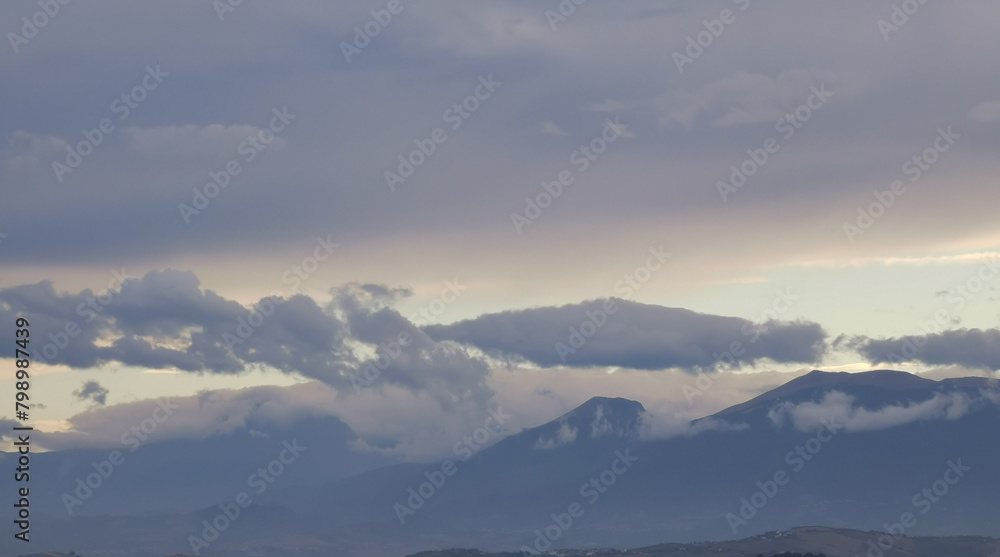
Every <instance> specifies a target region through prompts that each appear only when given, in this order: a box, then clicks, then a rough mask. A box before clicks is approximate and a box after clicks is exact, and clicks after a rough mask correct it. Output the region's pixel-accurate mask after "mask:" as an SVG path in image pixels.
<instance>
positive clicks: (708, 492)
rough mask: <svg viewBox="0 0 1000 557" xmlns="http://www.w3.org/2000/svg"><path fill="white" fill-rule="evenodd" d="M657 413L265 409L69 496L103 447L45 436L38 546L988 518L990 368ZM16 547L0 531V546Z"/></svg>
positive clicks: (592, 408)
mask: <svg viewBox="0 0 1000 557" xmlns="http://www.w3.org/2000/svg"><path fill="white" fill-rule="evenodd" d="M658 424H659V417H657V416H654V415H651V414H650V413H648V412H646V410H645V409H644V408H643V406H642V405H641V404H639V403H638V402H635V401H631V400H626V399H621V398H603V397H596V398H592V399H590V400H588V401H587V402H585V403H584V404H582V405H581V406H579V407H577V408H575V409H573V410H572V411H570V412H568V413H566V414H565V415H563V416H561V417H559V418H557V419H555V420H553V421H551V422H548V423H544V424H541V425H539V426H537V427H534V428H529V429H524V430H522V431H520V432H517V433H514V434H511V435H509V436H507V437H506V438H503V439H501V440H500V441H498V442H495V443H493V444H492V445H490V446H486V447H481V448H480V447H477V450H464V451H456V457H455V458H453V459H451V460H449V461H445V462H440V463H429V464H412V463H390V462H388V461H387V460H386V459H385V458H384V457H378V456H375V455H372V454H368V453H358V452H356V451H353V450H351V443H352V441H353V440H354V439H355V438H356V436H355V435H354V434H353V432H351V431H350V429H349V428H348V427H347V426H346V425H345V424H343V423H342V422H340V421H339V420H336V419H333V418H329V419H322V420H321V419H315V418H314V419H309V420H306V421H303V422H300V423H296V424H292V425H288V426H286V427H287V431H285V430H281V431H279V430H272V431H269V432H268V431H267V430H266V426H264V425H257V426H255V427H256V428H257V429H256V430H255V431H258V433H257V434H255V435H250V434H248V433H240V434H236V435H232V436H229V437H227V438H225V439H217V438H209V439H203V440H200V441H192V440H184V441H180V440H175V441H169V442H162V443H153V444H150V445H146V446H143V447H141V448H140V449H139V450H137V451H136V452H135V454H134V455H131V456H129V458H134V459H136V460H140V459H141V461H142V465H140V466H129V467H127V468H126V467H122V471H121V477H119V478H115V479H114V482H111V481H109V482H108V486H107V487H106V488H102V489H101V490H100V491H99V492H95V495H94V497H93V500H92V501H88V502H87V504H86V505H82V506H80V507H79V510H80V512H79V513H75V514H74V515H73V516H67V513H66V512H65V510H64V504H63V502H62V501H61V499H60V496H61V494H62V493H64V492H65V490H66V489H70V488H72V480H73V479H74V478H76V477H78V476H79V475H80V474H83V473H84V472H86V471H87V466H88V465H90V463H89V462H88V461H90V460H92V459H94V458H97V457H100V456H101V454H102V453H101V452H100V451H96V452H95V451H58V452H53V453H44V454H41V455H36V459H37V466H38V471H39V472H38V479H33V480H34V482H35V483H36V484H43V485H44V484H48V485H51V486H53V487H52V489H51V490H49V491H47V492H45V493H42V494H39V496H38V497H37V498H36V499H35V500H34V501H33V505H34V509H36V513H37V516H36V518H35V522H34V523H33V534H34V536H35V537H36V539H38V540H44V544H45V547H44V548H46V549H51V550H54V551H64V552H69V551H71V550H72V551H76V552H78V553H80V554H82V555H87V556H88V557H89V556H90V555H103V556H108V557H111V556H119V557H139V556H143V557H147V556H148V557H162V555H166V554H170V553H185V554H188V553H193V551H192V546H191V538H192V536H194V537H196V538H198V539H202V540H207V539H208V538H212V540H211V541H207V542H206V547H205V549H204V550H202V551H201V554H202V555H213V556H214V555H227V556H246V557H249V556H255V555H273V556H291V555H296V556H298V555H314V556H321V555H357V556H367V555H372V556H376V555H378V556H390V555H398V556H402V555H406V554H408V553H413V552H417V551H423V550H438V549H446V548H450V547H475V548H478V549H482V550H489V551H519V550H520V551H526V552H529V553H533V552H539V553H541V552H544V551H549V550H553V549H558V548H582V549H587V548H590V549H596V548H601V547H639V546H652V545H654V544H661V543H664V542H677V543H689V542H692V541H696V540H705V541H713V540H714V541H718V540H727V539H741V538H746V537H748V536H751V537H752V536H757V535H761V534H763V533H765V532H787V531H790V530H792V529H794V528H796V527H802V526H808V525H822V526H823V527H827V528H836V529H854V530H859V531H876V532H880V531H881V532H884V531H890V532H894V533H897V534H900V535H906V536H917V535H925V536H946V535H947V536H954V535H974V536H975V535H978V536H988V535H995V534H996V533H997V526H996V525H997V524H998V523H1000V509H998V508H997V506H996V504H995V503H996V495H997V494H998V493H1000V477H998V476H997V474H996V473H995V470H996V469H997V467H998V465H1000V445H998V444H997V443H996V440H997V439H1000V395H998V390H997V387H996V385H995V382H993V381H990V380H987V379H985V378H974V377H968V378H960V379H945V380H941V381H933V380H929V379H926V378H922V377H919V376H916V375H912V374H909V373H904V372H898V371H890V370H878V371H871V372H865V373H831V372H822V371H813V372H811V373H808V374H806V375H803V376H800V377H798V378H796V379H793V380H791V381H789V382H787V383H785V384H784V385H781V386H779V387H777V388H775V389H773V390H770V391H768V392H765V393H763V394H761V395H760V396H757V397H755V398H753V399H751V400H748V401H746V402H744V403H742V404H738V405H736V406H732V407H730V408H727V409H725V410H723V411H721V412H718V413H716V414H713V415H711V416H706V417H704V418H701V419H699V420H695V421H693V422H690V423H688V424H683V425H682V427H674V428H667V429H664V428H661V427H658ZM260 431H264V432H265V434H266V435H267V437H266V438H263V437H262V435H261V434H260V433H259V432H260ZM292 432H294V436H296V437H297V438H298V439H299V440H300V441H302V440H308V442H307V443H304V444H306V445H308V446H310V451H312V450H313V449H312V448H311V447H317V448H318V449H317V453H314V454H311V455H310V457H311V458H310V459H308V464H307V459H303V460H302V462H301V464H298V463H297V464H296V465H295V466H297V467H298V468H296V473H295V474H289V475H288V481H285V478H284V477H283V478H282V482H280V483H276V484H275V485H274V486H273V487H270V488H268V489H266V490H265V491H263V492H262V493H261V494H259V495H258V494H256V493H252V492H251V494H252V495H253V500H252V502H251V503H250V504H248V505H246V506H240V505H238V504H237V503H238V501H237V500H235V499H234V496H235V495H236V494H237V493H238V492H239V491H240V489H241V484H242V485H243V487H242V489H244V490H245V489H246V487H245V485H246V477H245V474H243V473H242V472H241V473H240V474H234V473H233V472H232V470H241V471H242V470H244V469H246V468H247V463H248V462H258V461H259V460H260V459H261V458H262V456H267V457H268V458H273V454H274V447H273V446H272V445H274V443H275V442H276V441H275V440H280V439H283V438H285V437H287V435H285V437H283V435H284V434H292ZM262 439H263V440H264V441H266V440H267V439H270V440H271V443H270V444H268V443H267V442H264V441H262ZM310 444H311V445H310ZM320 453H321V458H313V457H314V456H315V454H320ZM106 454H107V451H103V455H105V456H106ZM4 457H5V458H6V459H9V458H11V455H10V454H6V455H4ZM116 473H117V472H116ZM234 476H235V477H234ZM293 476H294V479H293ZM244 502H245V501H244ZM237 510H238V516H232V515H234V514H237ZM227 513H228V514H229V516H228V517H227V516H226V515H227ZM220 516H223V517H226V518H225V520H220V519H219V517H220ZM213 524H214V525H215V526H222V525H223V524H225V527H224V528H216V527H215V526H212V525H213ZM213 531H214V532H215V537H213ZM36 547H40V546H36ZM18 550H22V548H21V547H19V546H16V545H13V544H12V542H10V541H8V540H4V541H3V542H0V552H2V553H3V554H13V552H14V551H18ZM787 550H798V549H787ZM809 550H810V551H812V550H814V549H809ZM677 551H680V550H677ZM692 551H693V550H692ZM664 554H665V553H664ZM826 554H827V555H838V554H839V553H836V552H831V551H827V552H826ZM844 554H845V555H846V553H844ZM870 557H881V555H872V556H870Z"/></svg>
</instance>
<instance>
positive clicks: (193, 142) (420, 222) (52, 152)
mask: <svg viewBox="0 0 1000 557" xmlns="http://www.w3.org/2000/svg"><path fill="white" fill-rule="evenodd" d="M892 4H893V3H892V2H890V1H888V0H886V1H877V2H870V1H862V0H854V1H849V2H837V3H832V2H831V3H808V4H804V3H800V2H793V1H792V0H778V1H774V2H762V1H758V0H754V1H748V0H734V1H730V0H717V1H711V2H700V3H689V2H673V1H671V2H654V1H635V2H631V1H630V2H596V1H595V2H587V3H584V4H583V5H580V6H577V8H576V10H575V11H574V12H573V13H572V14H570V15H568V16H567V17H566V18H565V20H564V21H563V20H561V19H559V18H553V17H552V16H551V15H547V14H546V10H558V5H559V3H558V2H555V1H546V2H541V3H539V2H534V1H529V0H515V1H510V2H502V3H501V2H476V3H472V2H459V1H454V0H428V1H424V2H413V3H411V2H404V3H403V4H402V6H403V10H402V11H401V12H400V13H398V14H396V15H393V16H392V20H391V22H389V23H388V24H387V25H385V26H384V28H383V27H382V26H381V25H379V26H378V27H379V28H380V30H379V32H378V35H377V36H374V37H371V38H370V40H368V42H367V43H365V42H364V40H362V39H358V38H357V37H358V31H357V29H363V28H365V26H366V25H374V24H371V23H370V22H371V20H372V18H373V16H372V14H371V12H372V10H379V9H382V8H384V4H382V3H372V2H362V1H360V0H357V1H355V0H351V1H346V2H336V3H329V2H319V1H305V0H303V1H298V2H291V3H263V2H257V3H254V2H244V3H242V4H241V5H239V6H238V7H236V8H235V9H233V10H227V11H223V12H220V13H217V11H216V10H217V8H215V7H213V6H214V4H213V3H211V2H204V1H194V0H178V1H173V2H170V3H169V4H168V3H142V4H137V3H134V2H124V1H118V0H107V1H101V2H91V3H76V2H72V3H69V4H67V5H64V6H63V5H61V7H60V12H59V13H58V14H57V15H55V16H53V17H51V18H50V20H49V21H48V22H47V23H46V25H44V26H43V27H41V28H40V29H38V30H37V34H33V35H32V36H31V37H30V38H26V39H24V40H19V39H18V38H17V37H14V36H13V35H12V34H16V35H17V36H21V35H22V34H24V31H23V30H22V24H23V22H22V17H29V18H30V17H31V15H32V13H33V12H34V11H35V9H36V6H35V4H23V3H4V4H3V5H0V16H2V17H0V21H3V22H4V28H3V29H2V30H3V32H4V36H5V38H6V44H5V45H4V46H3V52H2V54H0V75H2V77H3V83H4V87H3V88H2V89H0V106H2V107H3V108H4V118H3V119H2V120H0V335H2V338H10V337H11V335H12V333H11V330H12V324H13V319H14V317H15V316H17V315H26V316H28V317H29V318H30V320H31V322H32V327H33V331H34V332H33V335H35V338H37V339H38V341H37V344H36V346H35V349H36V350H37V351H38V353H39V354H41V356H39V357H38V358H37V361H38V365H37V367H38V369H39V373H41V374H42V375H43V376H51V377H52V378H53V379H52V383H50V385H51V388H49V391H48V392H49V395H48V397H49V399H48V400H49V402H50V404H48V405H47V407H46V408H43V409H39V410H38V412H39V414H38V416H39V418H40V419H45V420H47V422H46V423H47V425H48V426H49V427H51V428H53V429H64V430H67V432H66V433H65V435H72V432H73V431H75V430H80V428H83V427H84V425H85V421H84V419H83V418H80V417H76V418H75V417H73V416H74V414H78V413H82V412H86V414H81V415H86V416H90V418H88V419H96V418H94V416H104V415H107V416H110V415H112V413H113V412H116V411H117V410H116V408H126V407H127V405H129V404H138V403H139V401H141V400H142V399H148V398H152V397H154V396H156V388H158V387H153V386H152V385H163V384H164V383H162V382H156V381H153V380H152V379H150V377H151V374H153V373H155V374H171V376H172V377H176V381H174V382H172V383H171V384H170V385H171V388H172V389H175V391H176V392H180V393H183V394H184V395H185V396H195V395H196V393H197V392H198V391H199V390H200V389H202V388H207V387H204V385H209V384H210V385H212V387H211V389H218V388H219V384H218V383H209V381H216V380H220V381H221V380H231V381H232V382H231V383H227V384H226V385H228V386H229V387H230V388H237V387H250V388H256V387H262V388H263V387H266V388H270V389H288V391H287V392H288V393H289V394H288V395H287V396H289V397H304V398H303V399H302V400H303V401H304V402H303V404H304V405H307V406H308V405H310V404H312V403H311V402H305V400H306V398H307V396H306V395H307V394H309V393H308V392H309V389H304V388H302V387H300V385H303V384H304V385H313V386H322V392H323V393H324V396H326V397H328V398H324V399H323V400H324V402H323V404H327V403H329V404H330V405H331V406H332V407H333V408H335V410H330V412H331V413H332V414H334V415H337V416H338V417H341V418H342V419H344V420H345V421H346V422H348V424H349V425H351V427H352V428H353V429H355V431H357V432H358V433H359V435H360V436H361V437H362V438H363V439H365V440H366V441H371V443H372V447H375V446H378V447H380V449H379V450H382V449H384V448H385V447H390V448H389V449H387V450H389V451H390V452H393V451H394V452H395V454H399V455H404V456H406V457H408V458H412V457H415V455H424V456H426V455H430V454H432V453H434V451H437V450H438V449H439V448H440V447H446V446H447V443H446V441H447V439H449V436H451V435H453V434H458V433H459V432H461V428H462V423H463V420H474V419H478V417H480V416H483V415H485V413H486V412H487V411H488V409H489V408H491V407H494V406H495V405H496V404H498V403H503V404H507V405H508V407H509V408H513V409H515V412H514V413H515V415H517V416H518V417H517V418H516V420H515V421H514V422H513V423H514V424H517V425H515V426H514V427H520V426H532V425H537V424H538V423H540V422H541V421H542V420H547V419H552V418H554V417H556V416H557V415H558V412H560V411H563V410H566V409H569V408H571V407H572V406H573V405H574V404H579V403H580V402H582V401H583V400H586V399H587V398H589V397H590V396H594V395H605V396H613V395H618V396H631V397H632V398H639V397H641V396H646V397H648V398H646V399H643V400H642V402H643V403H644V404H645V405H646V407H647V408H648V409H650V410H651V411H653V413H656V412H659V413H660V415H667V414H669V418H664V419H666V420H667V422H669V423H670V424H673V423H674V422H675V421H678V422H679V421H683V420H684V419H690V418H696V417H700V416H703V415H706V414H707V413H710V412H712V411H715V410H719V409H721V408H722V407H724V405H725V404H731V403H734V402H739V401H741V400H745V399H746V398H749V397H750V396H753V395H754V394H757V393H759V392H761V391H762V390H765V389H766V388H768V387H773V386H775V385H776V384H779V383H781V382H783V381H784V380H786V379H788V378H791V377H793V376H795V375H797V374H800V373H802V371H803V370H805V369H810V368H814V367H820V368H824V369H846V370H852V371H856V370H862V369H868V368H870V367H871V366H874V365H878V364H880V363H885V362H890V363H892V364H893V367H896V368H899V369H905V370H909V371H916V372H927V373H929V374H932V375H934V374H936V375H935V376H949V375H966V374H984V373H987V372H993V371H995V370H997V369H1000V332H998V331H1000V305H998V303H1000V296H998V291H997V287H998V285H1000V280H996V277H997V276H998V275H1000V268H998V267H997V262H998V261H1000V221H998V220H997V219H996V207H997V203H998V201H1000V190H998V189H997V188H996V187H995V184H996V176H997V175H998V172H1000V157H997V150H996V147H997V145H1000V76H998V74H997V72H996V71H995V60H996V59H997V54H1000V52H998V48H997V42H996V40H995V27H996V25H995V22H996V21H997V20H998V18H1000V5H996V4H990V3H971V4H948V3H933V2H931V3H926V4H923V5H921V6H920V8H919V10H918V11H917V12H915V13H913V14H911V15H910V16H908V18H907V20H906V21H905V22H904V23H903V24H902V25H897V26H895V27H894V28H889V27H887V26H886V25H885V22H887V21H891V17H892ZM724 9H728V10H731V16H732V18H731V21H732V22H731V23H728V24H725V25H723V27H722V31H721V32H719V33H717V35H718V36H715V37H713V38H712V39H711V42H710V44H707V45H700V46H698V48H695V47H692V46H691V45H692V44H695V45H697V39H696V38H697V37H699V36H701V37H702V39H703V42H706V39H704V37H705V35H704V33H705V32H706V23H705V22H706V21H709V22H711V21H712V20H715V19H718V18H720V12H721V11H722V10H724ZM880 22H881V23H880ZM699 33H701V34H702V35H699ZM709 34H711V33H709ZM12 37H13V38H12ZM356 41H357V42H356ZM362 43H364V44H363V45H362ZM345 45H349V46H345ZM350 45H353V49H352V46H350ZM123 95H124V98H123ZM105 119H106V120H105ZM102 126H103V128H104V129H103V130H102ZM438 128H440V131H435V130H436V129H438ZM94 130H97V131H94ZM428 142H429V143H428ZM91 144H92V145H91ZM431 146H432V147H433V151H431ZM421 149H423V151H421ZM414 152H416V153H417V154H414ZM914 157H916V160H915V159H914ZM765 159H766V160H765ZM418 160H419V161H420V162H416V161H418ZM748 161H749V162H748ZM408 167H409V168H408ZM747 169H751V170H752V171H750V170H747ZM411 171H412V173H411ZM387 173H391V174H387ZM393 175H398V178H396V177H394V176H393ZM404 175H405V176H404ZM897 181H898V182H897ZM664 249H665V250H666V251H668V252H670V253H671V254H672V255H671V257H670V258H669V260H666V261H662V260H657V259H655V258H654V259H650V255H649V254H650V253H658V252H656V251H655V250H660V252H662V251H663V250H664ZM456 285H460V286H456ZM623 285H627V286H623ZM609 301H611V302H613V303H614V304H615V306H616V307H617V308H618V311H617V312H615V313H613V314H609V315H607V316H606V317H607V320H606V321H605V322H603V324H600V325H599V326H595V327H594V333H593V335H592V336H591V335H588V336H587V337H586V340H585V342H584V343H583V344H582V345H581V346H574V342H575V341H574V340H572V339H573V334H574V333H573V331H574V329H575V330H577V331H580V330H581V326H583V323H585V322H586V321H588V320H591V319H592V317H591V315H596V314H595V312H597V311H599V310H601V309H602V308H604V305H605V304H606V303H608V302H609ZM255 312H256V314H255ZM942 312H943V313H942ZM265 313H266V314H267V315H264V314H265ZM255 315H264V316H263V319H261V322H260V325H252V324H249V323H250V320H251V318H252V319H256V317H255ZM242 323H246V324H242ZM929 323H930V324H932V325H933V327H930V326H929V325H928V324H929ZM594 324H595V325H598V324H597V323H596V321H595V322H594ZM67 327H70V328H71V329H72V330H74V331H75V334H72V333H69V330H70V329H67ZM241 327H242V329H240V328H241ZM588 327H589V326H588ZM240 330H243V331H249V332H250V334H249V335H246V336H245V337H244V336H241V335H240V332H239V331H240ZM70 334H72V337H71V338H70ZM401 334H402V335H405V338H407V339H409V343H408V345H407V346H403V347H400V348H401V349H400V350H399V351H398V355H393V354H397V352H396V351H395V348H393V347H392V346H391V342H392V339H396V340H397V341H398V340H399V338H400V335H401ZM580 334H581V336H582V333H580ZM60 335H65V336H66V342H65V345H64V346H61V344H63V343H62V340H61V339H62V336H60ZM386 343H390V344H388V345H387V344H386ZM560 343H562V344H564V345H565V346H567V347H569V348H572V350H563V351H560V348H559V345H560ZM47 344H51V345H52V348H50V349H48V350H47V351H46V348H45V347H46V345H47ZM380 346H381V348H380ZM386 346H389V347H388V348H387V347H386ZM893 354H897V355H899V357H898V358H895V359H894V358H893V357H892V355H893ZM380 357H381V358H382V359H381V360H380V359H379V358H380ZM386 361H387V363H386ZM379 362H382V363H385V365H384V366H383V365H378V366H376V364H377V363H379ZM373 366H375V367H373ZM7 368H10V366H7ZM10 369H12V368H10ZM366 369H367V370H369V375H368V376H365V375H364V373H365V370H366ZM373 369H377V373H375V372H373V371H371V370H373ZM702 372H705V373H711V374H714V375H716V376H720V375H722V374H729V375H725V378H724V379H718V383H717V387H716V388H713V389H712V390H711V391H710V392H708V393H706V395H705V398H703V399H700V400H698V401H696V402H691V401H690V400H686V399H685V397H684V395H683V386H684V385H687V384H689V382H690V381H692V380H693V378H694V377H696V375H697V374H698V373H702ZM779 372H780V373H779ZM5 373H8V375H4V376H2V381H4V382H5V383H10V382H11V381H13V375H12V372H5ZM252 373H257V375H255V376H254V377H255V379H254V381H255V382H256V383H258V384H254V385H250V384H241V383H240V382H241V381H244V382H245V381H249V379H248V378H249V377H250V374H252ZM771 373H776V374H777V375H776V377H781V379H780V380H778V379H771V377H772V376H771V375H758V374H771ZM781 373H783V374H784V375H781ZM137 377H138V378H139V379H136V378H137ZM359 378H362V379H363V381H360V380H359ZM157 381H159V379H158V380H157ZM290 381H294V382H298V383H299V385H293V386H291V387H288V386H287V385H288V382H290ZM279 384H280V385H283V386H277V385H279ZM143 385H148V386H143ZM716 389H717V390H716ZM220 392H228V391H224V390H222V391H220ZM268 392H270V391H268ZM220 396H222V395H220ZM225 396H229V395H225ZM224 398H225V397H224ZM57 401H58V403H57ZM706 401H707V402H706ZM541 402H545V403H546V405H547V406H546V409H545V410H537V409H536V407H537V406H538V404H539V403H541ZM317 404H318V403H317ZM824 404H837V405H840V406H841V407H846V406H845V405H847V402H846V401H844V400H828V401H825V402H824ZM941 404H943V403H941ZM949 404H953V403H949ZM954 404H957V403H954ZM678 405H680V407H678ZM310 407H311V406H310ZM198 408H199V409H201V408H203V407H202V406H198ZM928 408H929V409H927V410H926V411H927V412H932V411H933V412H938V413H940V412H944V411H946V410H944V409H943V408H944V407H943V406H934V407H933V408H930V407H928ZM948 408H951V406H949V407H948ZM123 411H124V410H123ZM199 411H201V410H199ZM804 411H805V410H798V411H797V412H799V414H801V413H802V412H804ZM906 411H907V412H916V411H917V410H915V409H906ZM102 412H107V414H101V413H102ZM789 412H790V413H791V412H792V411H791V410H789ZM845 412H848V414H849V416H850V417H851V419H853V420H855V421H857V423H859V424H860V423H868V421H872V423H876V422H877V423H894V422H893V419H892V418H890V417H885V416H882V417H870V416H867V415H864V416H859V415H856V414H850V411H846V410H845ZM919 412H921V413H922V412H924V409H920V410H919ZM799 414H796V415H799ZM789 415H792V414H789ZM921 415H923V414H921ZM206 416H207V414H206ZM383 417H385V420H383V419H382V418H383ZM206 419H207V418H206ZM386 422H388V423H386ZM88 423H89V422H88ZM206 423H207V422H206ZM665 423H666V422H665ZM672 427H673V426H669V427H666V429H671V428H672ZM865 427H867V426H865ZM435 428H437V429H435ZM859 428H861V429H863V428H864V427H862V426H859ZM428 430H434V431H435V432H436V433H434V434H433V435H432V437H434V438H433V439H431V438H429V437H428V435H430V434H428V433H426V431H428ZM568 434H569V433H568V432H567V435H568ZM97 437H100V436H97ZM53 439H54V438H53ZM67 439H68V437H67ZM369 448H371V447H369Z"/></svg>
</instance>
